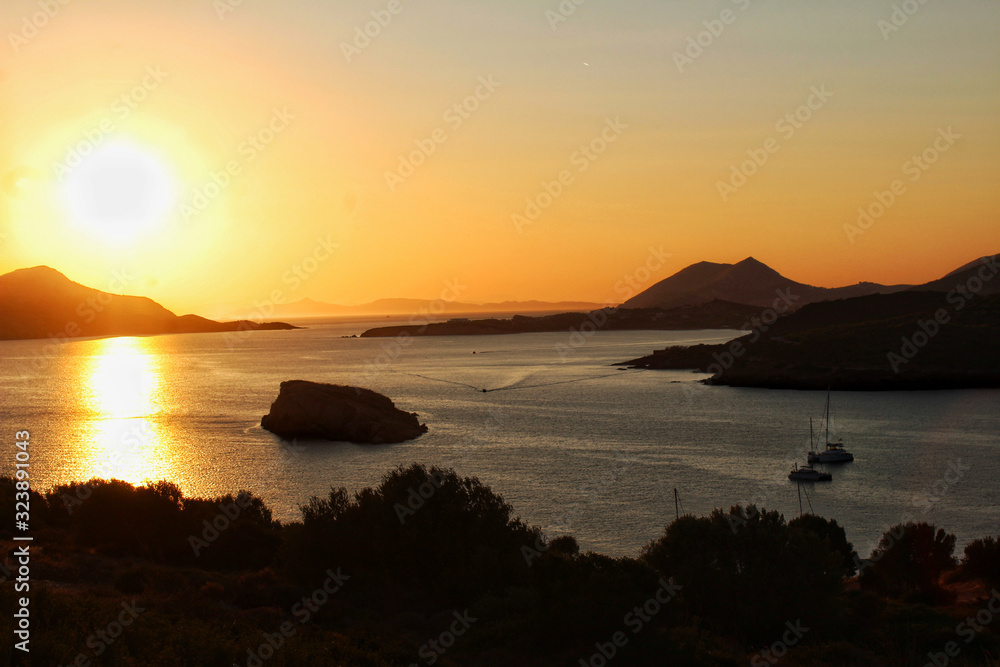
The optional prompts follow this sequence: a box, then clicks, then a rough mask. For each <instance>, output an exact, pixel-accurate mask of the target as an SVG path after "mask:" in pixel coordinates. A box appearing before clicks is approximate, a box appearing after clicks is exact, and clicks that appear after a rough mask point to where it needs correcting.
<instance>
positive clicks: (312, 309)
mask: <svg viewBox="0 0 1000 667" xmlns="http://www.w3.org/2000/svg"><path fill="white" fill-rule="evenodd" d="M600 307H601V304H599V303H589V302H585V301H555V302H551V301H501V302H497V303H462V302H460V301H444V300H440V299H439V300H437V301H431V300H428V299H378V300H377V301H372V302H370V303H363V304H360V305H357V306H341V305H338V304H334V303H324V302H322V301H314V300H312V299H299V300H298V301H292V302H291V303H285V304H278V305H276V306H275V307H274V312H273V313H272V314H271V316H272V317H277V318H279V319H283V320H292V319H302V318H318V317H368V316H372V317H382V316H385V315H392V316H399V315H403V316H412V315H426V314H433V315H476V314H485V313H511V314H513V313H533V312H580V311H583V312H586V311H591V310H596V309H598V308H600ZM230 316H231V317H243V318H250V319H253V318H258V317H260V314H259V313H258V312H257V311H254V310H252V309H248V310H240V311H235V312H233V313H231V315H230Z"/></svg>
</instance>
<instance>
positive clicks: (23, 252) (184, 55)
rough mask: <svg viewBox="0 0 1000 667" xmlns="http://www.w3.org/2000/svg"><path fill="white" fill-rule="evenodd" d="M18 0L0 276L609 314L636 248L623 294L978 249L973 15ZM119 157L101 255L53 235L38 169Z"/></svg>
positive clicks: (994, 56) (668, 6) (984, 82)
mask: <svg viewBox="0 0 1000 667" xmlns="http://www.w3.org/2000/svg"><path fill="white" fill-rule="evenodd" d="M41 4H45V3H41ZM902 4H907V7H909V8H911V10H912V8H918V9H917V10H916V11H915V13H913V14H912V15H907V14H905V12H903V9H902ZM40 6H41V5H40V3H37V2H30V1H22V0H8V1H7V2H5V3H4V7H3V9H2V10H0V16H2V18H3V23H2V25H3V27H4V32H5V34H6V37H5V40H4V44H3V45H2V54H3V55H2V56H0V91H2V97H3V100H4V111H3V114H2V115H0V179H2V181H0V184H2V190H0V235H2V236H0V239H2V240H0V272H6V271H9V270H13V269H16V268H20V267H24V266H34V265H37V264H47V265H49V266H52V267H54V268H57V269H59V270H61V271H63V272H64V273H66V274H67V275H68V276H69V277H70V278H72V279H74V280H77V281H79V282H82V283H84V284H87V285H89V286H92V287H96V288H98V289H109V286H110V285H111V284H112V283H115V284H120V283H121V280H120V276H121V275H122V274H123V273H124V275H126V276H127V277H128V278H127V280H126V283H127V284H126V286H125V288H124V289H123V290H121V291H124V292H126V293H132V294H142V295H146V296H150V297H151V298H153V299H155V300H157V301H159V302H161V303H163V304H164V305H165V306H167V307H168V308H171V309H172V310H176V311H180V312H200V313H204V314H218V313H220V312H225V310H226V309H229V308H244V307H246V306H247V305H249V304H252V303H253V302H254V301H255V300H260V299H265V298H268V297H269V295H273V294H275V293H276V292H278V293H280V294H281V296H282V298H284V299H286V300H289V301H291V300H296V299H299V298H303V297H311V298H314V299H317V300H322V301H329V302H335V303H344V304H353V303H361V302H366V301H371V300H374V299H377V298H382V297H415V298H435V297H437V296H438V295H439V294H440V293H441V292H442V291H443V290H447V289H448V287H447V282H448V281H457V282H458V283H459V284H460V285H461V286H462V290H461V293H460V294H459V295H458V297H459V300H461V301H479V302H482V301H494V300H503V299H545V300H562V299H579V300H589V301H596V302H611V301H621V300H623V299H622V298H621V297H622V296H623V295H621V294H619V293H616V291H615V289H614V287H615V285H616V284H617V283H618V281H620V280H621V279H622V277H623V276H626V275H633V274H634V273H635V271H636V270H637V269H638V268H639V267H641V266H645V265H647V260H648V259H649V258H650V256H651V249H653V250H655V251H656V252H657V253H669V254H670V257H669V259H668V260H667V261H666V262H662V267H661V268H659V269H658V270H657V271H656V272H654V274H653V275H652V276H651V277H650V278H649V281H648V284H647V285H643V286H648V285H651V284H652V283H653V282H655V281H656V280H659V279H662V278H665V277H667V276H668V275H670V274H672V273H674V272H676V271H677V270H679V269H681V268H683V267H684V266H687V265H688V264H691V263H694V262H697V261H700V260H709V261H717V262H736V261H739V260H741V259H743V258H745V257H747V256H751V255H752V256H754V257H756V258H757V259H759V260H761V261H763V262H765V263H767V264H769V265H770V266H772V267H773V268H775V269H777V270H779V271H780V272H782V273H783V274H785V275H786V276H788V277H790V278H792V279H795V280H798V281H801V282H806V283H811V284H815V285H821V286H827V287H833V286H840V285H845V284H851V283H855V282H858V281H861V280H872V281H877V282H883V283H919V282H924V281H927V280H931V279H934V278H937V277H940V275H943V274H944V273H946V272H947V271H950V270H952V269H954V268H957V267H958V266H960V265H961V264H964V263H965V262H968V261H971V260H972V259H975V258H976V257H979V256H981V255H985V254H993V253H996V252H997V251H998V248H1000V227H998V224H997V213H998V210H1000V188H997V182H998V181H1000V160H998V155H1000V127H998V122H997V119H998V118H1000V67H998V65H1000V40H997V39H996V35H998V34H1000V3H997V2H995V1H993V0H956V1H954V2H950V3H944V2H934V1H933V0H930V1H928V2H927V3H926V4H923V5H920V4H919V3H916V2H913V3H901V4H900V5H899V6H900V9H898V10H897V11H896V16H895V19H896V23H897V24H898V25H893V24H892V23H891V21H892V18H893V12H894V9H893V8H894V5H893V3H889V2H881V1H879V2H871V1H861V0H846V1H844V2H839V3H829V2H819V1H818V0H815V1H803V2H798V3H795V4H791V3H779V2H774V1H764V0H738V1H737V2H732V1H730V0H726V1H723V2H696V1H694V0H691V1H686V0H681V1H676V2H675V1H673V0H672V1H671V2H662V1H660V2H645V1H639V0H634V1H628V2H616V3H612V2H607V1H600V0H587V1H586V2H584V3H583V4H581V5H579V6H576V5H573V4H572V3H570V2H568V1H567V2H564V3H562V5H560V3H559V2H555V1H552V2H521V1H511V2H505V3H502V4H501V3H496V2H493V3H487V2H483V1H468V0H464V1H462V2H458V1H455V2H448V1H443V0H420V1H419V2H410V1H408V0H399V2H398V3H396V2H389V1H388V0H383V1H376V2H318V1H307V0H291V1H285V2H281V3H277V2H265V1H264V0H245V1H244V2H243V3H242V4H241V5H240V6H235V7H234V6H231V5H229V4H227V3H226V2H225V1H224V0H220V1H219V2H214V3H213V2H212V1H211V0H180V1H172V2H146V1H143V0H107V1H102V2H96V1H92V0H72V1H71V2H69V3H68V4H66V5H59V4H58V3H57V2H53V3H52V6H53V7H55V6H57V7H58V10H57V11H54V12H52V10H51V9H50V10H49V11H50V13H54V15H52V16H50V17H45V19H44V20H42V19H41V18H39V17H38V13H39V12H41V11H43V10H42V9H40ZM560 6H562V7H563V8H564V9H565V8H568V7H571V6H573V7H575V10H574V11H573V13H572V14H569V13H568V12H567V11H563V13H562V14H560ZM393 9H394V10H396V13H395V14H394V13H392V11H391V10H393ZM372 12H375V13H376V15H375V16H373V14H372ZM904 17H905V21H904V20H903V18H904ZM377 18H381V19H382V22H383V23H385V25H384V26H378V29H377V30H376V29H375V26H376V25H377V24H373V23H371V22H372V21H375V20H376V19H377ZM563 19H565V20H563ZM26 21H27V22H28V23H25V22H26ZM880 21H882V23H881V24H880ZM706 22H707V24H706ZM42 23H44V25H42V26H41V27H36V24H42ZM29 24H31V25H30V26H29ZM366 24H370V25H368V26H367V27H368V28H369V32H371V33H378V34H376V36H374V37H370V38H367V41H366V40H365V39H358V31H359V30H360V31H363V30H364V29H365V27H366ZM890 25H892V27H893V28H898V29H897V30H892V31H890V30H889V28H888V27H887V26H890ZM32 28H36V29H34V30H33V29H32ZM713 31H714V32H715V33H716V34H713ZM699 33H701V34H700V35H699ZM689 39H690V40H693V42H692V41H689ZM699 39H700V41H701V45H697V46H692V44H693V43H694V44H697V42H698V41H699ZM345 44H346V45H348V46H347V47H345ZM678 54H681V55H678ZM817 91H821V92H822V93H823V94H822V95H817ZM810 104H811V105H812V106H811V108H810V106H809V105H810ZM456 105H459V106H458V108H456ZM803 105H805V106H803ZM788 114H792V116H791V118H786V116H787V115H788ZM795 114H798V118H796V117H795ZM936 141H937V146H936V147H935V142H936ZM116 142H117V143H116ZM119 143H120V144H123V145H128V146H132V147H137V148H138V150H139V151H140V152H142V153H143V154H144V155H146V156H147V157H148V158H149V159H151V160H154V161H155V162H156V163H157V164H158V165H160V170H161V171H162V172H163V173H166V174H168V175H169V182H170V184H171V187H172V188H173V190H172V195H171V196H172V200H171V206H170V207H169V210H167V211H165V212H163V213H162V215H158V216H157V220H156V221H155V224H151V226H150V228H149V229H143V230H141V233H140V232H136V234H134V235H131V237H130V238H129V239H128V240H127V241H125V240H122V239H117V240H116V239H111V240H109V239H108V237H107V235H101V234H95V230H94V229H93V226H90V227H88V226H87V225H85V224H84V225H81V224H79V221H76V222H74V221H73V219H72V217H73V216H72V214H71V213H70V212H69V211H68V210H67V205H66V202H65V191H66V186H65V181H66V179H67V178H72V172H74V171H76V170H78V169H82V168H86V164H87V163H86V158H83V159H82V160H81V164H82V165H84V166H83V167H80V166H72V167H69V171H68V172H67V169H66V168H60V167H59V165H64V167H65V165H66V164H67V161H68V160H70V158H71V157H72V155H73V151H74V150H75V149H79V148H82V149H83V150H87V149H88V147H92V148H93V151H97V150H98V149H100V147H101V146H102V145H103V146H108V145H112V146H114V145H118V144H119ZM90 145H92V146H90ZM421 146H422V147H423V148H421ZM588 147H589V148H588ZM414 151H418V152H417V153H416V154H415V155H413V154H414ZM925 151H928V153H927V156H929V157H935V156H936V159H935V161H934V162H933V164H927V163H924V162H914V161H913V158H914V156H920V155H922V154H924V152H925ZM755 156H756V163H753V162H751V163H749V164H744V163H746V162H747V161H748V160H753V159H754V157H755ZM412 157H415V158H416V159H411V158H412ZM764 157H766V160H764V159H763V158H764ZM923 159H925V158H921V160H923ZM404 163H407V164H404ZM415 163H419V164H415ZM760 163H762V164H760ZM410 167H412V169H410ZM734 167H735V168H736V169H737V170H740V169H742V170H743V174H741V175H742V176H744V177H745V182H743V181H742V180H741V179H740V178H739V177H733V168H734ZM925 167H926V168H925ZM227 170H228V172H229V173H226V172H227ZM411 172H412V173H411ZM67 174H69V175H67ZM747 174H750V175H747ZM393 175H394V176H393ZM734 178H735V180H734ZM560 180H562V182H561V183H560ZM894 181H898V182H897V183H896V185H895V187H896V193H895V194H893V195H891V196H892V198H893V199H894V201H893V202H892V203H891V204H888V205H885V206H882V205H883V204H886V202H888V201H889V196H890V195H888V194H882V193H886V192H888V193H891V192H892V190H893V183H894ZM720 182H721V183H728V184H729V186H730V188H726V187H723V188H722V191H721V192H720ZM220 184H221V185H220ZM553 194H554V195H555V196H552V195H553ZM879 199H882V202H881V203H879ZM529 200H531V201H533V202H534V203H535V204H536V205H538V210H534V209H532V208H531V206H530V204H529ZM880 206H882V207H883V208H884V209H885V210H884V213H882V214H881V215H879V216H873V217H872V219H871V223H870V225H868V227H867V229H860V228H857V229H854V231H853V232H852V231H851V228H850V227H849V226H850V225H856V224H857V220H858V217H859V213H858V209H859V208H862V209H865V210H868V211H870V212H874V213H878V211H879V208H880ZM536 214H537V215H536ZM866 224H868V223H866ZM845 226H848V227H847V228H845ZM859 229H860V232H861V233H857V232H858V231H859ZM334 246H335V247H334ZM116 276H117V277H116ZM116 281H117V282H116Z"/></svg>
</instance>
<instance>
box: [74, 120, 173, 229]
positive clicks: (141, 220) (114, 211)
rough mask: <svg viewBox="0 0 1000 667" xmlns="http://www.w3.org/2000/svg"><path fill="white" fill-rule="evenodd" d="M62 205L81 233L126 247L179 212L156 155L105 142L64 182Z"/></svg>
mask: <svg viewBox="0 0 1000 667" xmlns="http://www.w3.org/2000/svg"><path fill="white" fill-rule="evenodd" d="M62 199H63V203H64V206H65V208H66V212H67V213H68V215H69V218H70V221H71V223H72V224H73V225H74V226H76V227H77V228H78V229H80V230H81V231H83V232H85V233H87V234H90V235H92V236H96V237H98V238H100V239H101V240H102V241H104V242H105V243H108V244H112V245H128V244H132V243H134V242H136V241H137V240H139V239H141V238H142V237H144V236H147V235H149V234H151V233H152V232H154V231H156V230H157V229H158V228H159V227H161V226H162V225H163V224H164V222H166V220H167V219H168V217H169V215H170V213H171V212H172V211H173V210H175V209H176V206H177V185H176V183H175V180H174V176H173V174H172V172H171V170H170V169H169V168H168V167H167V166H166V164H165V162H164V160H163V159H162V158H161V157H160V156H159V155H158V154H157V153H156V152H155V151H153V150H149V149H146V148H143V147H140V146H139V145H137V144H135V143H133V142H131V141H127V140H122V139H118V140H107V141H106V142H105V143H104V144H102V145H101V146H99V147H97V148H96V149H94V151H93V152H91V153H90V154H89V155H88V156H87V157H85V158H84V159H83V161H82V162H81V163H80V164H79V165H78V166H77V167H76V168H74V169H73V170H72V171H71V172H70V173H69V174H67V175H66V176H65V180H64V181H63V187H62Z"/></svg>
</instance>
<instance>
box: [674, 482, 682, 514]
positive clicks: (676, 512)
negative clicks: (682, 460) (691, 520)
mask: <svg viewBox="0 0 1000 667" xmlns="http://www.w3.org/2000/svg"><path fill="white" fill-rule="evenodd" d="M674 514H675V515H676V517H677V518H678V519H679V518H681V510H680V505H678V503H677V487H676V486H675V487H674Z"/></svg>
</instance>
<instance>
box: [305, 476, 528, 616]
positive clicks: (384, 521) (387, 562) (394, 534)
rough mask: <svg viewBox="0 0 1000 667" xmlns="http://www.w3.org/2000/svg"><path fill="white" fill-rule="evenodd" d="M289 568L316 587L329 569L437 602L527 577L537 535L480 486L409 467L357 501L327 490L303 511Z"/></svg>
mask: <svg viewBox="0 0 1000 667" xmlns="http://www.w3.org/2000/svg"><path fill="white" fill-rule="evenodd" d="M300 510H301V513H302V526H301V530H299V531H293V536H294V539H290V542H292V544H291V545H290V549H289V551H288V559H289V564H290V565H291V567H292V568H293V571H295V572H296V573H297V574H298V575H299V576H300V578H301V577H304V578H305V579H304V580H312V579H314V578H316V577H318V576H319V575H320V574H321V573H323V572H325V571H326V570H327V569H329V568H334V569H335V568H337V567H342V568H343V569H344V572H345V573H347V574H349V575H351V576H357V577H359V578H362V579H364V580H366V581H367V582H368V583H371V584H372V585H375V586H382V587H385V589H386V590H390V589H393V588H399V587H402V588H404V589H406V590H410V591H413V592H415V593H417V594H418V595H421V596H425V597H427V598H428V601H429V600H430V599H432V598H439V599H441V600H459V599H462V600H465V599H469V598H471V597H472V596H474V595H476V594H479V593H481V592H483V591H485V590H489V589H491V588H495V587H499V586H503V585H511V584H516V583H517V582H519V581H523V580H524V579H525V577H526V575H527V571H528V563H527V561H526V560H525V559H524V558H523V556H522V553H521V549H522V547H525V546H529V545H531V546H533V545H535V544H536V543H538V542H539V540H540V538H541V536H540V534H539V532H538V531H537V529H533V528H529V527H528V526H526V525H525V524H524V523H523V522H522V521H521V520H520V519H518V518H516V517H514V516H513V510H512V508H511V506H510V505H508V504H507V503H506V502H505V501H504V500H503V498H502V497H501V496H499V495H498V494H496V493H494V492H493V491H492V490H491V489H490V488H489V487H487V486H485V485H484V484H482V483H481V482H480V481H479V480H478V479H476V478H468V477H466V478H460V477H458V476H457V475H456V474H455V473H454V471H451V470H441V469H439V468H430V469H428V468H426V467H425V466H421V465H412V466H410V467H408V468H403V467H399V468H397V469H395V470H392V471H390V472H389V473H388V474H386V475H385V477H384V478H383V479H382V482H381V484H379V485H378V486H377V487H375V488H366V489H363V490H361V491H359V492H358V493H357V494H355V496H354V497H353V498H351V497H350V496H348V494H347V492H346V491H345V490H344V489H333V490H331V491H330V494H329V496H328V497H327V498H325V499H319V498H316V497H313V498H312V499H310V501H309V502H308V503H307V504H306V505H303V506H302V507H301V508H300Z"/></svg>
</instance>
